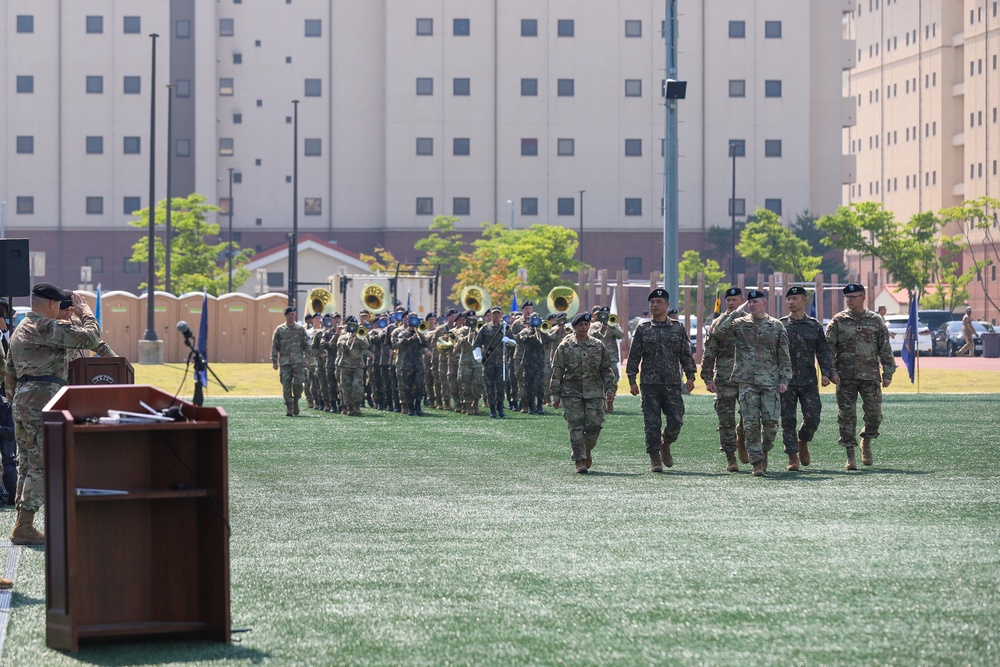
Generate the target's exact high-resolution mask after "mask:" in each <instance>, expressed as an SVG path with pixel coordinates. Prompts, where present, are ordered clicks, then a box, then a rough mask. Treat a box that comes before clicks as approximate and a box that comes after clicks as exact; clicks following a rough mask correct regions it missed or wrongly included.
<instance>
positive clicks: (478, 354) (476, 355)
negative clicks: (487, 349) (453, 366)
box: [472, 347, 483, 363]
mask: <svg viewBox="0 0 1000 667" xmlns="http://www.w3.org/2000/svg"><path fill="white" fill-rule="evenodd" d="M472 358H473V359H475V360H476V361H477V362H479V363H483V348H481V347H477V348H475V349H474V350H472Z"/></svg>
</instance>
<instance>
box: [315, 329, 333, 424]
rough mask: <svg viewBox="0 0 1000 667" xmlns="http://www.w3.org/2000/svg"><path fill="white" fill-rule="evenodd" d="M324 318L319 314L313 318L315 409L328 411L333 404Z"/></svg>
mask: <svg viewBox="0 0 1000 667" xmlns="http://www.w3.org/2000/svg"><path fill="white" fill-rule="evenodd" d="M323 333H324V328H323V318H322V317H320V315H319V314H317V315H315V316H314V317H313V331H312V341H311V342H310V347H312V356H313V363H314V365H315V368H314V369H313V371H312V376H313V407H314V408H316V409H317V410H324V411H325V410H326V408H327V406H328V405H330V404H331V403H332V401H331V400H330V383H329V382H328V381H327V379H326V348H324V347H323Z"/></svg>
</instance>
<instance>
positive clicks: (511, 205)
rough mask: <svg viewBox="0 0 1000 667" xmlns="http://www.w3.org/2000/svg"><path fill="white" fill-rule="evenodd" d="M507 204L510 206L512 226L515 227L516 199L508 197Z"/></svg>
mask: <svg viewBox="0 0 1000 667" xmlns="http://www.w3.org/2000/svg"><path fill="white" fill-rule="evenodd" d="M507 206H509V207H510V228H511V229H514V200H513V199H508V200H507Z"/></svg>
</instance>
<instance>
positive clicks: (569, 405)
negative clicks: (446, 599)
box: [271, 283, 895, 477]
mask: <svg viewBox="0 0 1000 667" xmlns="http://www.w3.org/2000/svg"><path fill="white" fill-rule="evenodd" d="M843 291H844V295H845V298H846V300H847V304H848V308H847V309H846V310H844V311H843V312H841V313H838V314H837V315H835V316H834V318H833V319H832V321H831V322H830V325H829V326H828V328H827V330H826V331H825V332H824V330H823V326H822V324H821V323H820V322H819V321H818V320H816V319H815V318H814V317H810V316H809V315H807V314H806V313H805V307H806V305H807V303H808V301H809V298H810V297H809V295H808V293H807V292H806V290H805V289H804V288H802V287H800V286H792V287H790V288H789V289H788V290H787V292H786V294H785V303H786V306H787V309H788V315H786V316H784V317H782V318H781V319H780V320H779V319H776V318H774V317H772V316H770V315H768V295H767V294H766V293H765V292H763V291H762V290H757V289H751V290H749V291H748V292H747V293H746V294H745V295H744V293H743V290H742V289H741V288H739V287H735V286H734V287H730V288H729V289H728V290H726V293H725V304H726V312H725V313H723V314H721V315H720V316H719V317H717V318H716V320H715V321H714V322H713V323H712V325H711V327H710V328H709V335H708V338H707V340H706V342H705V351H704V356H703V359H702V368H701V378H702V380H703V381H704V382H705V386H706V389H707V390H708V391H709V392H711V393H714V394H715V411H716V415H717V418H718V432H719V444H720V449H721V451H722V453H723V454H724V455H725V457H726V470H727V471H729V472H738V471H739V469H740V468H739V462H740V461H742V462H743V463H744V464H747V463H749V464H750V465H751V471H752V474H753V475H754V476H758V477H759V476H763V475H764V474H765V472H766V471H767V468H768V455H769V453H770V451H771V449H772V448H773V446H774V442H775V440H776V439H777V438H778V435H779V433H780V435H781V442H782V444H783V448H784V453H785V454H786V455H787V456H788V464H787V470H789V471H798V470H800V469H801V466H808V465H809V464H810V462H811V455H810V452H809V443H810V441H811V440H812V439H813V437H814V436H815V434H816V430H817V428H818V427H819V424H820V414H821V411H822V402H821V401H820V397H819V384H820V382H821V383H822V385H823V386H824V387H825V386H828V385H829V384H830V383H831V382H832V383H834V384H836V385H837V391H836V395H837V405H838V415H837V417H838V423H839V425H840V445H841V446H843V447H844V449H845V453H846V456H847V462H846V464H845V467H846V469H847V470H856V469H857V464H856V457H855V449H856V448H857V447H858V446H859V442H858V437H859V436H858V434H857V432H856V422H857V398H858V396H859V395H860V396H861V399H862V410H863V415H864V417H863V420H864V429H863V430H862V431H861V433H860V448H861V458H862V463H863V464H865V465H872V463H873V461H874V455H873V453H872V441H873V440H874V439H875V438H877V437H878V429H879V425H880V424H881V421H882V388H883V387H887V386H889V383H890V382H891V380H892V374H893V372H894V371H895V361H894V359H893V356H892V350H891V348H890V345H889V332H888V329H887V328H886V325H885V322H884V321H883V320H882V318H880V317H879V316H878V315H877V314H876V313H874V312H872V311H870V310H868V309H867V308H866V307H865V290H864V287H862V286H861V285H858V284H855V283H851V284H849V285H847V286H846V287H845V288H844V290H843ZM648 302H649V311H648V313H649V317H648V318H646V319H645V320H644V321H642V322H641V323H640V324H639V325H638V326H637V327H636V329H635V332H634V334H633V336H632V340H631V345H630V347H629V353H628V359H627V362H626V368H625V373H626V376H627V378H628V383H629V390H630V393H631V394H632V395H633V396H637V395H640V394H641V396H642V403H641V404H642V412H643V422H644V431H645V444H646V452H647V454H648V455H649V460H650V469H651V470H652V471H653V472H663V469H664V467H667V468H670V467H672V466H673V464H674V458H673V455H672V452H671V449H670V448H671V445H672V444H673V443H674V442H675V441H676V440H677V439H678V438H679V437H680V434H681V430H682V427H683V424H684V399H683V394H684V393H685V391H686V392H687V393H689V392H690V391H691V390H692V389H693V388H694V383H695V374H696V371H697V368H696V365H695V361H694V357H693V356H692V352H691V345H690V339H689V335H688V332H687V329H686V328H685V327H684V326H683V325H682V324H681V323H680V322H679V321H677V320H676V319H673V318H671V317H669V314H670V313H671V312H674V311H671V309H670V295H669V294H668V293H667V292H666V290H664V289H655V290H653V291H652V292H650V294H649V297H648ZM296 316H297V313H296V311H295V310H294V309H293V308H288V309H286V311H285V317H286V322H285V323H284V324H281V325H279V326H278V327H277V328H276V329H275V331H274V337H273V345H272V353H271V358H272V361H273V364H274V368H275V369H280V370H281V374H280V378H281V384H282V390H283V396H284V402H285V408H286V414H287V415H288V416H289V417H293V416H295V415H298V414H299V410H300V408H299V403H300V401H301V400H302V398H303V394H304V398H305V401H306V403H307V404H308V406H309V408H312V409H315V410H322V411H326V412H335V413H340V414H344V415H355V416H357V415H361V408H362V407H363V406H364V405H365V404H367V406H368V407H369V408H374V409H378V410H383V411H394V412H400V413H404V412H405V413H406V414H407V415H412V416H419V415H422V414H423V408H435V409H438V410H448V411H456V412H460V413H463V414H468V415H479V414H485V413H486V412H488V413H489V416H490V417H491V418H496V419H503V418H505V417H506V410H511V411H520V412H521V413H523V414H537V415H541V414H545V413H544V408H543V406H545V405H550V406H551V407H552V408H556V409H558V408H562V410H563V416H564V418H565V419H566V423H567V427H568V429H569V439H570V449H571V457H572V461H573V463H574V466H575V468H576V471H577V472H579V473H586V472H587V471H588V470H589V469H590V468H591V466H592V465H593V450H594V448H595V447H596V445H597V440H598V437H599V435H600V433H601V428H602V425H603V423H604V418H605V415H606V414H607V413H609V412H613V411H614V397H615V393H616V391H617V386H618V379H619V363H620V358H619V354H618V345H619V341H620V340H621V339H622V338H623V337H624V332H623V331H622V329H621V327H620V326H619V325H618V323H617V318H616V317H615V316H613V315H612V314H611V313H610V312H609V308H608V307H606V306H603V307H602V306H595V307H594V308H593V309H592V311H591V312H585V313H580V314H578V315H576V316H575V317H573V318H572V320H571V321H569V318H568V317H566V314H565V313H564V314H560V315H557V314H550V315H548V316H547V317H546V318H544V319H543V318H542V317H540V316H539V315H537V314H535V312H534V304H533V303H532V302H531V301H527V302H525V303H524V304H523V308H522V309H521V310H520V311H517V310H515V311H514V312H512V313H511V314H510V315H504V313H503V311H502V310H501V309H500V308H499V307H496V306H494V307H492V308H489V309H487V310H486V312H485V313H484V316H483V317H480V316H479V315H477V313H476V312H475V311H471V310H467V311H462V312H459V311H457V310H454V309H452V310H449V311H448V312H447V313H445V316H444V318H443V319H442V320H441V321H439V320H438V318H437V317H436V316H435V314H434V313H431V314H429V315H427V316H426V317H425V318H421V317H420V316H418V315H417V314H415V313H412V312H408V311H407V310H406V309H405V308H403V307H401V306H400V307H397V308H396V309H395V311H394V312H392V313H381V314H379V315H377V316H375V318H374V319H373V316H372V314H371V313H369V312H367V311H363V312H362V313H361V314H360V315H359V317H358V319H355V318H354V317H348V318H347V319H346V320H342V317H341V315H340V314H339V313H329V314H326V315H322V314H320V313H318V312H317V313H315V314H310V315H307V316H306V318H305V325H304V326H303V325H302V324H299V323H298V322H297V320H296ZM817 364H818V365H819V377H817V372H816V366H817ZM682 375H683V376H686V380H685V379H684V378H683V377H682ZM480 404H482V408H481V406H480ZM800 410H801V413H802V422H801V425H798V426H796V425H797V423H798V412H799V411H800ZM779 428H780V430H779Z"/></svg>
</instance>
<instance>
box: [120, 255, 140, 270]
mask: <svg viewBox="0 0 1000 667" xmlns="http://www.w3.org/2000/svg"><path fill="white" fill-rule="evenodd" d="M122 273H132V274H138V273H142V263H141V262H133V261H132V259H131V258H129V257H124V258H122Z"/></svg>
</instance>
